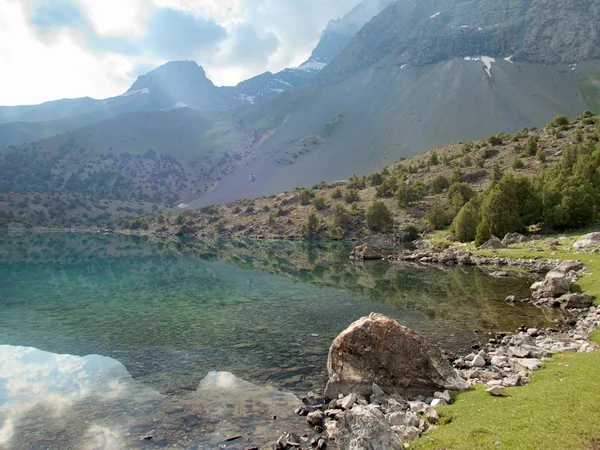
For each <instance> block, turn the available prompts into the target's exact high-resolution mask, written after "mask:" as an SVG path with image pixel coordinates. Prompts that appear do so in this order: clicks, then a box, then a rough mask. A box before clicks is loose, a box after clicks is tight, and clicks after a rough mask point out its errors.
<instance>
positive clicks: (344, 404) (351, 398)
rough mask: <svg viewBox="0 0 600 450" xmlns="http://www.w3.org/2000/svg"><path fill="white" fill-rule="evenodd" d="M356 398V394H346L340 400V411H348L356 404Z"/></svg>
mask: <svg viewBox="0 0 600 450" xmlns="http://www.w3.org/2000/svg"><path fill="white" fill-rule="evenodd" d="M357 399H358V396H357V395H356V394H348V395H347V396H345V397H344V398H343V399H342V400H340V406H341V408H342V409H350V408H352V407H353V406H354V404H355V403H356V400H357Z"/></svg>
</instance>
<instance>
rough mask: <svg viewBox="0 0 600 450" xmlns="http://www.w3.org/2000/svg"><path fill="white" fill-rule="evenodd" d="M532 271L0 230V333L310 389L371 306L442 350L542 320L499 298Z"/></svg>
mask: <svg viewBox="0 0 600 450" xmlns="http://www.w3.org/2000/svg"><path fill="white" fill-rule="evenodd" d="M530 281H531V280H529V279H527V278H522V277H520V276H515V277H513V278H509V279H502V280H500V279H496V278H493V277H490V276H488V275H487V274H486V273H484V272H483V271H481V270H478V269H465V268H458V267H455V268H448V269H444V270H442V269H438V268H426V267H422V266H418V265H407V264H392V263H383V262H380V263H369V264H353V263H351V262H350V261H349V260H348V246H345V245H342V244H335V245H305V244H302V243H288V242H256V241H239V240H224V241H205V242H198V241H179V240H173V241H169V240H159V239H154V240H153V239H150V238H137V237H136V238H128V237H124V236H89V235H46V236H39V235H38V236H35V235H34V236H20V237H2V236H0V343H2V344H9V345H13V346H28V347H34V348H39V349H42V350H45V351H49V352H52V353H56V354H71V355H90V354H102V355H105V356H107V357H110V358H114V359H115V360H118V361H119V362H121V363H122V364H123V365H124V366H125V367H126V369H127V371H128V372H129V373H130V374H131V375H132V377H133V378H134V379H135V380H136V381H138V382H142V383H145V384H146V385H147V386H149V387H151V388H152V389H153V390H155V391H157V392H160V393H162V394H178V393H181V392H190V391H194V390H195V389H196V388H197V386H198V383H199V382H200V380H201V379H203V378H204V377H205V376H206V375H207V373H208V372H210V371H228V372H231V373H235V374H237V375H238V376H241V377H242V378H244V379H246V380H248V381H250V382H252V383H255V384H259V385H265V384H271V385H274V386H277V387H278V388H279V389H283V390H291V391H293V392H306V391H309V390H314V389H320V388H322V387H323V385H324V383H325V381H326V380H325V379H326V359H327V350H328V348H329V345H330V343H331V342H332V340H333V339H334V338H335V336H336V335H337V334H338V333H339V332H340V331H342V330H343V329H344V328H345V327H347V326H348V324H349V323H351V322H353V321H354V320H356V319H358V318H359V317H361V316H364V315H368V314H369V313H370V312H373V311H376V312H381V313H384V314H387V315H389V316H391V317H394V318H396V319H397V320H399V321H400V322H401V323H403V324H404V325H407V326H409V327H411V328H414V329H416V330H418V331H420V332H421V333H423V334H425V335H426V336H427V337H428V338H429V339H430V340H432V341H433V342H435V343H437V344H439V345H441V346H443V347H445V348H447V349H451V350H461V349H470V347H471V345H472V344H473V343H474V342H477V341H479V340H480V339H485V332H486V331H495V330H514V329H515V328H516V327H518V326H520V325H522V324H527V325H532V326H540V325H545V324H546V320H545V318H544V317H543V314H542V313H541V312H540V311H539V310H538V309H536V308H532V307H529V306H527V305H515V306H512V307H511V306H509V305H507V304H506V303H505V302H504V298H505V297H506V295H507V294H509V293H510V294H514V295H516V296H520V295H523V296H524V295H527V293H528V286H529V284H530ZM474 328H477V329H479V330H480V331H481V333H480V334H474V333H473V329H474Z"/></svg>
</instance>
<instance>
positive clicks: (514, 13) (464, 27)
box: [323, 0, 600, 80]
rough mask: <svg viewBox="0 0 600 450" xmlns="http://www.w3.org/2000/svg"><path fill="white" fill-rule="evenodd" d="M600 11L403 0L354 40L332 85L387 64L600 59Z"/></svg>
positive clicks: (570, 4) (566, 5) (542, 0)
mask: <svg viewBox="0 0 600 450" xmlns="http://www.w3.org/2000/svg"><path fill="white" fill-rule="evenodd" d="M599 17H600V4H598V3H597V2H594V1H592V0H587V1H576V0H568V1H564V2H560V3H556V2H550V1H548V0H527V1H523V0H507V1H502V2H497V1H494V0H442V1H440V0H398V1H396V2H394V3H393V4H391V5H390V6H389V7H388V8H387V9H386V10H385V13H383V14H380V15H378V16H377V17H376V18H375V19H374V20H372V21H371V22H369V23H368V24H367V25H366V26H365V27H364V28H362V29H361V30H360V32H359V33H357V34H356V36H354V37H353V39H352V41H351V42H350V43H349V45H348V46H347V47H346V48H345V49H344V51H343V52H342V53H341V54H340V56H339V58H337V59H336V61H335V63H334V64H332V65H331V66H330V67H328V68H327V70H326V71H324V74H323V76H324V77H325V78H328V79H333V80H335V79H340V77H342V76H343V75H347V74H350V73H353V72H355V71H357V70H360V69H364V68H366V67H369V66H372V65H373V64H376V63H378V62H381V61H383V60H384V59H386V60H389V59H394V60H395V61H396V62H397V63H399V64H411V65H425V64H432V63H436V62H439V61H443V60H447V59H450V58H453V57H469V56H478V55H487V56H491V57H496V58H499V57H509V56H512V58H514V60H515V61H528V62H535V63H540V64H567V63H576V62H578V61H581V60H586V59H596V58H600V46H599V45H598V44H599V39H600V35H599V30H598V22H597V19H598V18H599Z"/></svg>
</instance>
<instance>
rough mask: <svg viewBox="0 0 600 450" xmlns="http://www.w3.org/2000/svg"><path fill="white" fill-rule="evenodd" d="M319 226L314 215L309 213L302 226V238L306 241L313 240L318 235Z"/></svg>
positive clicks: (317, 219)
mask: <svg viewBox="0 0 600 450" xmlns="http://www.w3.org/2000/svg"><path fill="white" fill-rule="evenodd" d="M320 226H321V222H320V221H319V218H318V217H317V216H316V214H315V213H311V214H310V215H309V216H308V219H307V220H306V224H305V225H304V237H305V238H307V239H312V238H315V237H316V236H318V235H319V228H320Z"/></svg>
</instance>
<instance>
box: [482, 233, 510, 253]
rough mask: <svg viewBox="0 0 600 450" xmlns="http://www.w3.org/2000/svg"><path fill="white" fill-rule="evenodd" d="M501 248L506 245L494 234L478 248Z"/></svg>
mask: <svg viewBox="0 0 600 450" xmlns="http://www.w3.org/2000/svg"><path fill="white" fill-rule="evenodd" d="M501 248H506V245H504V244H503V243H502V241H501V240H500V239H498V238H497V237H496V236H494V237H493V238H491V239H490V240H489V241H487V242H486V243H485V244H483V245H482V246H481V247H479V249H480V250H498V249H501Z"/></svg>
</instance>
